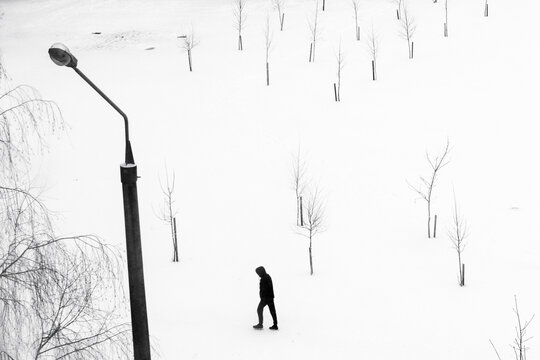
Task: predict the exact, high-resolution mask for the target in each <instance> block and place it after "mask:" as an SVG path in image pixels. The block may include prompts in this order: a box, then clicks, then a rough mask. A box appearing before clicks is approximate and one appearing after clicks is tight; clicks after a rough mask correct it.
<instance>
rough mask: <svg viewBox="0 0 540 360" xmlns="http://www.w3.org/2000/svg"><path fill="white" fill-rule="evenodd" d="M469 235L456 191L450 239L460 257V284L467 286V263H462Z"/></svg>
mask: <svg viewBox="0 0 540 360" xmlns="http://www.w3.org/2000/svg"><path fill="white" fill-rule="evenodd" d="M467 235H468V233H467V224H466V222H465V219H464V218H463V216H462V215H461V213H460V212H459V208H458V205H457V200H456V193H455V192H454V213H453V216H452V226H451V228H450V230H449V231H448V237H449V238H450V241H452V245H453V246H454V249H455V250H456V253H457V257H458V266H459V285H460V286H465V264H463V263H462V254H463V251H464V250H465V238H467Z"/></svg>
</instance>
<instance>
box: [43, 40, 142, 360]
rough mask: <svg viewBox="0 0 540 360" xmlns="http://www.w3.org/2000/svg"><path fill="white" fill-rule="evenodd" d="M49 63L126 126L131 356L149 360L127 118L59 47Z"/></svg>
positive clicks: (53, 50)
mask: <svg viewBox="0 0 540 360" xmlns="http://www.w3.org/2000/svg"><path fill="white" fill-rule="evenodd" d="M49 56H50V57H51V60H52V61H53V62H54V63H55V64H56V65H59V66H67V67H70V68H72V69H73V70H75V72H76V73H77V74H79V76H80V77H82V78H83V80H84V81H86V82H87V83H88V85H90V86H91V87H92V88H93V89H94V90H95V91H97V93H98V94H99V95H101V97H103V98H104V99H105V101H107V102H108V103H109V104H110V105H111V106H112V107H113V108H114V109H115V110H116V111H118V113H120V115H122V117H123V118H124V126H125V138H126V139H125V141H126V155H125V163H124V164H121V165H120V179H121V182H122V192H123V198H124V223H125V228H126V248H127V262H128V273H129V301H130V305H131V327H132V333H133V352H134V355H135V356H134V358H135V360H150V340H149V337H148V318H147V314H146V295H145V290H144V272H143V259H142V248H141V228H140V224H139V200H138V197H137V165H135V161H134V159H133V152H132V150H131V143H130V142H129V127H128V118H127V116H126V114H124V112H123V111H122V110H120V108H119V107H118V106H116V104H115V103H114V102H112V100H111V99H109V98H108V97H107V95H105V94H104V93H103V92H102V91H101V90H100V89H99V88H98V87H97V86H96V85H95V84H94V83H93V82H92V81H90V79H88V78H87V77H86V75H84V74H83V73H82V71H80V70H79V69H78V68H77V58H76V57H75V56H74V55H73V54H72V53H71V52H70V51H69V49H68V48H67V47H66V46H65V45H63V44H60V43H56V44H53V45H52V46H51V47H50V48H49Z"/></svg>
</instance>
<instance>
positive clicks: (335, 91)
mask: <svg viewBox="0 0 540 360" xmlns="http://www.w3.org/2000/svg"><path fill="white" fill-rule="evenodd" d="M334 100H335V101H336V102H337V101H338V95H337V89H336V83H334Z"/></svg>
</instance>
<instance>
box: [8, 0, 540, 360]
mask: <svg viewBox="0 0 540 360" xmlns="http://www.w3.org/2000/svg"><path fill="white" fill-rule="evenodd" d="M489 3H490V14H489V17H487V18H485V17H484V16H483V10H484V1H483V0H474V1H472V0H449V33H450V36H449V37H448V38H444V37H443V22H444V1H443V0H439V2H438V3H433V2H432V1H431V0H409V1H408V5H409V7H410V13H411V14H412V15H413V16H414V17H415V20H416V22H417V24H418V28H417V32H416V34H415V36H414V42H415V58H414V59H413V60H409V59H408V56H407V45H406V41H405V40H403V39H402V38H400V37H399V34H398V32H399V23H398V22H397V20H396V18H395V7H396V6H395V5H394V4H393V3H392V2H390V1H383V0H361V1H360V26H361V29H362V30H361V37H362V39H361V40H362V41H360V42H358V41H355V37H354V35H355V33H354V17H353V12H352V6H351V2H350V1H348V0H327V1H326V11H325V12H321V14H320V19H319V20H320V26H321V39H320V43H319V45H318V49H317V59H316V62H315V63H308V55H309V43H310V40H309V29H308V19H309V18H310V17H311V15H312V12H313V9H314V3H313V2H312V1H307V0H286V9H285V13H286V17H285V29H284V31H283V32H280V31H278V16H277V14H276V13H275V12H274V11H273V10H272V8H271V6H270V2H269V1H266V0H265V1H262V0H249V1H248V4H247V10H246V11H247V14H248V22H247V24H246V28H245V29H244V35H243V40H244V51H242V52H240V51H237V50H236V41H237V36H236V33H235V29H234V27H233V22H234V21H233V19H234V18H233V14H232V5H231V2H230V1H227V0H223V1H220V0H181V1H177V0H153V1H150V0H146V1H143V0H131V1H127V0H87V1H82V0H79V1H73V0H19V1H12V0H9V1H8V0H4V1H0V12H3V13H4V16H3V18H2V20H0V50H1V52H2V55H3V59H4V63H5V66H6V68H7V70H8V72H9V74H10V76H11V78H12V80H13V83H17V84H20V83H24V84H29V85H32V86H34V87H36V88H37V89H38V90H39V91H40V92H41V93H42V95H43V97H44V98H47V99H52V100H54V101H56V102H57V103H58V105H59V106H60V108H61V110H62V112H63V116H64V119H65V120H66V122H67V123H68V124H69V126H70V128H69V129H68V130H67V131H66V133H65V134H64V135H63V136H61V137H59V138H57V139H50V141H49V145H50V149H49V152H48V153H47V154H46V155H45V156H44V157H41V158H39V159H38V160H36V163H35V172H36V174H39V177H38V178H37V180H36V182H37V183H38V184H39V185H41V186H43V187H45V188H46V189H47V192H46V200H47V202H48V204H49V206H50V207H52V208H53V209H55V210H56V211H58V212H59V213H60V214H61V218H60V224H61V229H62V231H64V232H77V233H95V234H98V235H100V236H102V237H103V238H105V239H106V240H107V241H109V242H111V243H113V244H118V245H122V246H123V244H124V231H123V212H122V197H121V185H120V178H119V169H118V165H119V164H120V163H121V162H122V161H123V123H122V119H121V118H120V117H119V116H118V114H116V113H115V112H114V110H113V109H112V108H110V107H109V106H108V105H107V104H106V103H105V102H104V101H103V100H102V99H101V98H100V97H99V96H98V95H97V94H96V93H95V92H93V90H92V89H91V88H89V87H88V86H87V85H86V84H85V83H84V82H83V81H82V80H81V79H80V78H79V77H78V76H77V75H76V74H74V73H73V71H71V70H70V69H67V68H59V67H57V66H55V65H54V64H53V63H52V62H51V61H50V59H49V57H48V54H47V49H48V47H49V46H50V45H51V44H53V43H55V42H63V43H65V44H66V45H67V46H68V47H69V48H70V50H71V51H72V52H73V53H74V54H75V55H76V56H77V58H78V59H79V68H80V69H81V70H82V71H83V72H85V73H86V74H87V75H88V76H89V77H90V78H91V79H92V80H94V81H95V82H96V83H97V84H98V85H99V86H100V87H101V88H102V89H103V90H104V91H105V92H106V93H107V94H108V95H109V96H110V97H111V98H112V99H113V100H114V101H115V102H116V103H117V104H118V105H119V106H120V107H121V108H122V109H123V110H124V111H125V112H126V113H127V114H128V116H129V118H130V131H131V137H132V144H133V149H134V155H135V160H136V162H137V165H138V169H139V175H141V178H140V180H139V182H138V186H139V198H140V211H141V227H142V240H143V251H144V260H145V264H144V265H145V276H146V290H147V301H148V306H149V309H148V314H149V326H150V331H151V334H152V337H153V340H154V341H155V345H156V347H157V348H158V349H159V353H160V355H161V358H163V359H188V358H189V359H372V360H377V359H411V360H413V359H414V360H417V359H426V360H427V359H438V360H446V359H452V360H455V359H475V360H476V359H495V358H496V355H495V353H494V352H493V349H492V348H491V345H490V344H489V339H492V340H493V342H494V343H495V344H496V345H497V346H498V349H499V352H500V353H501V356H502V357H503V359H510V358H512V357H513V353H512V351H511V349H510V348H509V347H508V344H509V343H510V342H511V341H512V339H513V336H514V326H515V318H514V314H513V312H512V306H513V300H514V299H513V295H514V294H515V295H517V297H518V300H519V304H520V310H521V313H522V316H523V317H524V318H529V317H530V316H532V314H534V313H535V312H536V313H537V312H539V309H540V308H539V307H538V304H540V291H538V287H537V286H538V283H539V281H540V262H539V261H538V259H540V241H539V240H540V222H539V221H538V218H540V189H539V187H538V184H539V183H540V171H539V170H538V154H540V146H539V142H538V140H537V139H538V133H539V130H540V126H539V125H538V122H539V121H540V117H539V114H540V111H539V109H538V99H537V98H538V94H537V91H536V90H537V89H538V84H539V83H540V70H539V69H540V68H539V67H538V64H539V63H540V51H539V49H538V39H539V35H540V30H539V27H538V25H537V14H538V12H539V11H540V4H539V3H538V2H537V1H532V0H522V1H519V2H510V1H501V0H490V1H489ZM267 12H270V20H271V26H272V28H273V46H272V52H271V54H270V71H271V85H270V87H267V86H266V84H265V60H264V59H265V58H264V34H263V27H264V26H263V25H264V21H265V17H266V14H267ZM372 23H373V24H374V29H375V31H376V32H377V33H378V35H379V38H380V46H381V50H380V54H379V60H378V76H379V78H378V80H377V81H376V82H373V81H371V78H370V77H371V62H370V61H371V60H370V57H369V53H368V51H367V47H366V44H365V40H366V35H367V31H368V29H369V28H370V27H371V24H372ZM191 27H193V29H194V31H195V34H196V36H197V37H198V38H199V41H200V44H199V45H198V46H197V47H196V48H195V49H194V50H193V61H194V71H193V72H192V73H190V72H189V70H188V65H187V55H186V53H185V51H184V50H183V49H182V47H181V44H182V43H181V40H180V39H178V38H177V36H179V35H182V34H185V33H186V31H188V30H189V29H191ZM93 32H101V34H99V35H97V34H92V33H93ZM340 39H341V43H342V48H343V50H344V52H345V68H344V69H343V79H342V82H343V83H342V90H341V99H342V101H341V102H340V103H336V102H334V100H333V92H332V91H333V90H332V84H333V82H334V81H335V73H336V70H337V64H336V58H335V56H336V52H337V49H338V45H339V42H340ZM148 48H154V49H153V50H145V49H148ZM447 138H448V139H449V141H450V144H451V154H450V160H451V162H450V164H449V165H448V166H447V167H445V168H444V169H443V170H441V173H440V181H439V183H438V185H437V187H436V190H435V198H434V200H433V211H434V213H436V214H438V218H439V226H438V227H439V230H438V236H437V238H436V239H427V237H426V234H425V232H426V231H425V230H426V229H425V227H426V226H425V221H426V214H425V213H426V209H425V203H424V202H423V201H422V200H417V196H416V194H415V193H414V192H413V191H412V190H411V189H410V187H409V185H408V184H407V182H410V183H411V184H413V185H418V184H419V181H420V180H419V176H428V174H429V165H428V163H427V161H426V158H425V153H426V151H428V152H429V153H430V154H433V155H435V154H437V153H439V152H440V151H442V150H443V148H444V146H445V143H446V140H447ZM299 146H300V148H301V149H302V151H303V152H304V153H305V154H306V159H307V168H308V172H309V175H310V178H311V179H312V184H313V185H318V186H319V188H320V189H321V191H322V194H323V196H324V199H325V202H326V219H325V226H324V227H325V229H326V231H325V232H323V233H321V234H319V235H317V237H316V238H315V240H314V245H313V252H314V268H315V274H314V276H310V275H309V262H308V249H307V246H308V244H307V241H306V239H305V238H303V237H301V236H299V235H298V234H297V230H296V227H295V215H296V208H295V206H296V201H295V195H294V191H293V190H292V188H291V185H292V184H291V183H292V163H293V156H294V154H295V153H296V151H297V149H298V147H299ZM165 167H167V168H168V169H169V170H170V171H172V170H174V171H175V173H176V200H177V208H178V211H179V214H178V228H179V247H180V262H179V263H172V262H171V241H170V235H169V228H168V227H167V225H166V224H164V223H163V222H162V221H160V220H159V219H158V217H157V216H156V214H157V213H159V211H160V207H161V204H162V194H161V189H160V180H159V179H160V177H161V179H164V172H165ZM454 189H455V192H456V195H457V198H458V202H459V204H460V207H461V210H462V212H463V214H464V216H465V217H466V220H467V223H468V225H469V233H470V235H469V238H468V247H467V248H466V250H465V252H464V262H465V264H466V266H467V274H466V277H467V279H466V281H467V284H466V286H465V287H463V288H461V287H459V286H458V283H457V257H456V254H455V251H454V250H453V249H452V246H451V243H450V241H449V239H448V236H447V230H448V229H449V228H450V221H451V212H452V206H453V190H454ZM259 265H264V266H265V267H266V269H267V270H268V272H269V273H270V274H271V275H272V277H273V280H274V287H275V293H276V307H277V313H278V318H279V325H280V330H279V331H278V332H270V331H269V330H264V331H262V332H256V331H253V329H252V328H251V325H253V324H255V323H256V321H257V319H256V313H255V309H256V306H257V303H258V277H257V275H256V274H255V271H254V269H255V268H256V267H257V266H259ZM265 319H266V322H265V325H270V321H269V313H268V312H267V310H266V312H265ZM539 329H540V328H539V327H538V325H537V323H536V322H533V323H532V325H531V328H530V329H529V334H530V335H536V337H534V338H533V339H532V340H530V342H529V343H528V345H529V347H530V350H529V352H528V358H529V359H535V358H538V357H539V356H540V336H538V334H539V332H540V330H539Z"/></svg>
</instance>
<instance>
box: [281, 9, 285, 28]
mask: <svg viewBox="0 0 540 360" xmlns="http://www.w3.org/2000/svg"><path fill="white" fill-rule="evenodd" d="M284 22H285V13H283V14H281V27H280V31H283V23H284Z"/></svg>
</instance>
